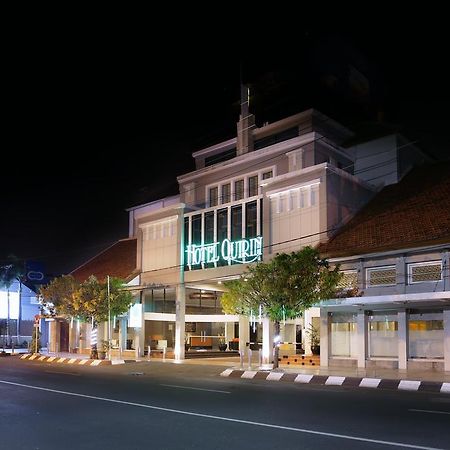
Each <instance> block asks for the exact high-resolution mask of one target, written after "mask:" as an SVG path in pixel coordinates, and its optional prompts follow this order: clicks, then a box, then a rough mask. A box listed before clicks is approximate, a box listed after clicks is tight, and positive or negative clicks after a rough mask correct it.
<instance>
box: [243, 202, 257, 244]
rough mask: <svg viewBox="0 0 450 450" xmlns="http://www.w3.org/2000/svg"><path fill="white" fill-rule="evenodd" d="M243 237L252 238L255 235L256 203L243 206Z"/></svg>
mask: <svg viewBox="0 0 450 450" xmlns="http://www.w3.org/2000/svg"><path fill="white" fill-rule="evenodd" d="M245 208H246V209H245V237H246V238H247V239H248V238H252V237H256V235H257V229H256V226H257V223H256V201H255V202H250V203H247V204H246V205H245Z"/></svg>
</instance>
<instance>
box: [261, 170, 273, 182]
mask: <svg viewBox="0 0 450 450" xmlns="http://www.w3.org/2000/svg"><path fill="white" fill-rule="evenodd" d="M272 177H273V172H272V171H271V170H270V171H269V172H264V173H263V174H262V179H263V180H267V179H268V178H272Z"/></svg>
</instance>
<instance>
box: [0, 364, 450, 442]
mask: <svg viewBox="0 0 450 450" xmlns="http://www.w3.org/2000/svg"><path fill="white" fill-rule="evenodd" d="M223 369H224V368H223V367H218V366H211V365H184V364H180V365H177V364H172V363H162V362H151V363H147V362H144V363H133V364H124V365H119V366H104V367H100V366H99V367H84V366H75V367H74V366H69V365H58V364H54V363H53V364H52V363H37V362H34V361H30V362H27V361H20V360H17V359H16V358H15V357H10V358H1V359H0V449H2V450H10V449H27V450H28V449H63V450H69V449H96V450H99V449H100V450H101V449H108V450H113V449H120V450H128V449H197V450H198V449H208V450H212V449H233V450H234V449H258V450H263V449H280V448H281V449H283V450H284V449H333V450H334V449H389V448H392V449H395V448H426V449H431V448H439V449H450V396H449V395H444V394H430V393H426V392H402V391H385V390H380V389H378V390H370V389H361V388H344V387H337V386H336V387H334V386H311V385H299V384H294V383H287V382H271V381H258V380H241V379H232V378H223V377H220V376H219V373H220V372H221V371H222V370H223Z"/></svg>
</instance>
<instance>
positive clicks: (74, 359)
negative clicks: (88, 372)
mask: <svg viewBox="0 0 450 450" xmlns="http://www.w3.org/2000/svg"><path fill="white" fill-rule="evenodd" d="M76 360H77V359H76V358H72V359H69V361H67V364H73V363H74V362H75V361H76Z"/></svg>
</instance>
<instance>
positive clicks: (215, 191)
mask: <svg viewBox="0 0 450 450" xmlns="http://www.w3.org/2000/svg"><path fill="white" fill-rule="evenodd" d="M218 197H219V188H218V187H217V186H216V187H213V188H210V189H209V206H217V203H218Z"/></svg>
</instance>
